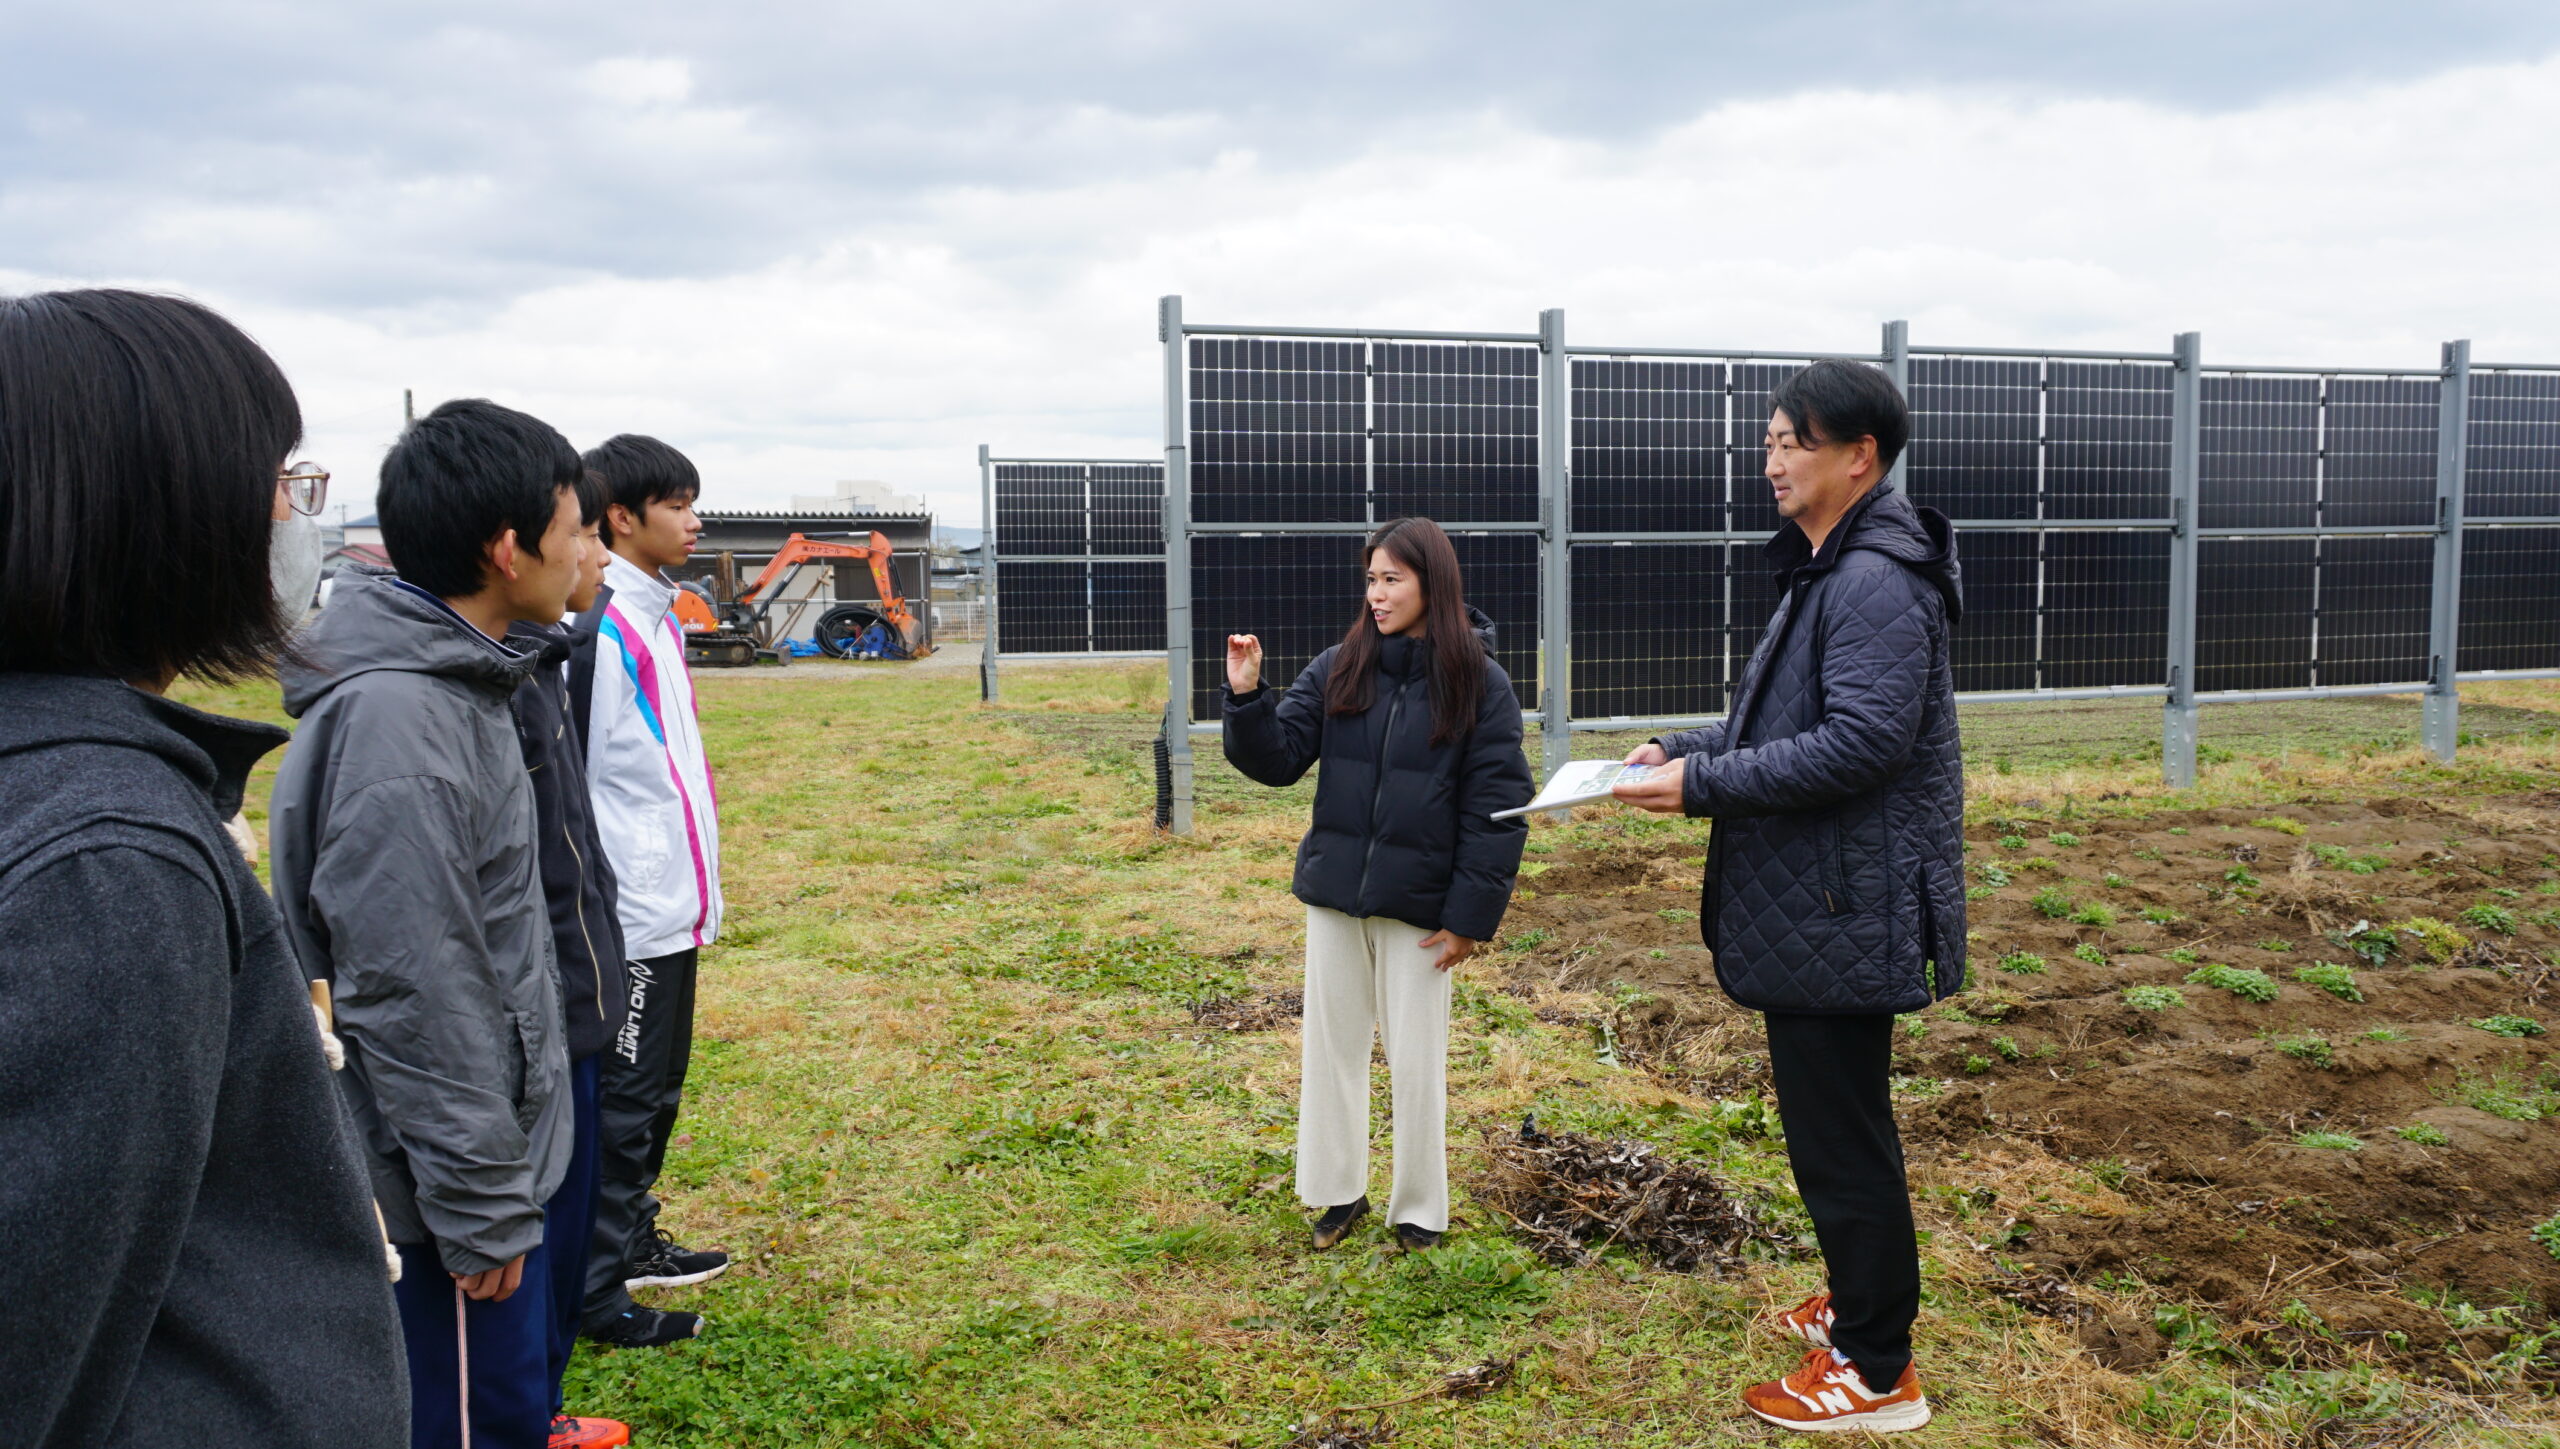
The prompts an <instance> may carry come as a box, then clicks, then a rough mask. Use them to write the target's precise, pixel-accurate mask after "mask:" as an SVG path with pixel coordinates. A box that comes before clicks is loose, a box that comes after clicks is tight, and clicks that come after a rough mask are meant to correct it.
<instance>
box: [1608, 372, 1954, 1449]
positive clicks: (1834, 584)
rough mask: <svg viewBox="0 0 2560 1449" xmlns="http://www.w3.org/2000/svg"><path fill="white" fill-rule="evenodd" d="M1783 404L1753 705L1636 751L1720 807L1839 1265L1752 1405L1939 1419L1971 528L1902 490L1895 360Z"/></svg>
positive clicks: (1726, 919) (1653, 784)
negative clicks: (1922, 1340)
mask: <svg viewBox="0 0 2560 1449" xmlns="http://www.w3.org/2000/svg"><path fill="white" fill-rule="evenodd" d="M1772 401H1773V404H1774V411H1773V413H1772V415H1771V417H1770V421H1769V454H1768V456H1769V462H1768V476H1769V481H1770V483H1771V485H1772V487H1773V489H1774V490H1775V492H1776V494H1777V503H1778V512H1779V514H1780V516H1781V517H1783V518H1784V519H1786V520H1787V521H1786V522H1785V523H1784V524H1783V525H1781V527H1780V528H1779V530H1778V532H1777V534H1776V536H1774V537H1773V538H1771V539H1770V541H1769V544H1768V548H1767V556H1768V560H1769V565H1770V568H1771V569H1772V571H1773V572H1774V574H1775V576H1776V581H1777V593H1778V605H1777V610H1776V612H1775V614H1773V615H1772V616H1771V618H1770V620H1769V627H1768V630H1767V632H1766V633H1764V634H1763V635H1762V637H1761V640H1760V646H1759V648H1758V649H1757V650H1756V651H1755V652H1754V653H1753V654H1752V656H1751V660H1750V662H1749V663H1747V664H1746V665H1744V666H1743V670H1742V676H1741V678H1740V679H1739V680H1738V681H1737V682H1736V684H1735V687H1734V695H1733V709H1732V713H1730V714H1729V715H1727V716H1726V717H1725V718H1724V719H1723V720H1722V721H1719V722H1717V723H1714V724H1710V725H1707V726H1705V727H1703V728H1700V729H1693V730H1683V731H1680V732H1677V733H1674V734H1670V735H1666V736H1663V737H1662V738H1660V739H1657V740H1655V741H1653V742H1652V743H1650V744H1647V745H1644V746H1641V747H1639V748H1638V749H1637V750H1636V751H1635V752H1634V753H1632V754H1630V755H1629V756H1628V757H1627V759H1628V763H1630V764H1651V765H1661V766H1667V768H1663V769H1658V770H1656V771H1654V772H1653V773H1652V775H1651V776H1649V777H1648V778H1646V779H1644V780H1642V781H1639V782H1635V783H1632V784H1628V785H1622V786H1620V787H1619V789H1618V792H1617V793H1618V794H1619V796H1620V798H1622V799H1624V800H1627V801H1628V802H1629V803H1632V804H1635V805H1638V806H1641V807H1642V808H1645V809H1648V810H1655V811H1662V812H1666V813H1668V812H1672V811H1683V812H1686V813H1687V814H1690V815H1697V816H1711V817H1713V818H1714V820H1715V830H1714V833H1713V836H1712V838H1711V841H1710V843H1709V845H1708V848H1707V867H1706V883H1705V889H1704V893H1703V896H1702V898H1701V901H1700V904H1699V908H1698V915H1699V927H1700V930H1701V931H1702V933H1703V934H1704V936H1705V939H1706V944H1707V947H1708V949H1709V950H1711V951H1713V952H1714V953H1715V965H1716V979H1717V980H1718V981H1719V982H1720V983H1722V985H1723V987H1724V989H1725V992H1726V994H1727V995H1729V996H1731V997H1732V998H1733V999H1734V1000H1735V1001H1737V1002H1739V1003H1740V1004H1742V1005H1743V1006H1746V1007H1750V1008H1752V1009H1754V1010H1757V1011H1761V1012H1765V1013H1766V1014H1767V1022H1768V1030H1769V1070H1770V1075H1771V1077H1772V1078H1773V1079H1774V1081H1775V1084H1776V1087H1777V1093H1778V1113H1779V1118H1780V1120H1781V1122H1782V1123H1783V1124H1784V1126H1785V1129H1786V1137H1787V1157H1788V1162H1789V1164H1790V1165H1791V1166H1792V1167H1793V1169H1794V1172H1795V1178H1796V1186H1797V1188H1798V1190H1799V1191H1800V1192H1801V1193H1802V1194H1803V1196H1804V1203H1805V1209H1806V1211H1807V1212H1808V1213H1810V1214H1811V1215H1812V1218H1813V1224H1814V1232H1815V1234H1816V1236H1817V1237H1818V1238H1819V1239H1820V1241H1821V1244H1822V1254H1823V1259H1824V1262H1825V1264H1826V1265H1827V1266H1828V1268H1829V1270H1830V1288H1829V1291H1828V1292H1825V1293H1819V1294H1816V1295H1814V1296H1813V1297H1812V1298H1809V1299H1807V1300H1806V1301H1805V1302H1804V1303H1802V1304H1799V1305H1797V1306H1796V1307H1795V1308H1794V1309H1792V1310H1789V1311H1788V1312H1787V1313H1785V1314H1783V1315H1780V1317H1779V1318H1778V1320H1777V1321H1776V1323H1775V1325H1774V1326H1775V1327H1777V1328H1778V1329H1780V1330H1781V1331H1783V1332H1786V1333H1789V1334H1792V1335H1794V1336H1796V1337H1799V1338H1803V1339H1806V1340H1808V1341H1810V1342H1811V1343H1813V1344H1814V1345H1815V1347H1814V1349H1813V1351H1812V1353H1810V1354H1809V1355H1807V1357H1806V1359H1805V1362H1804V1363H1803V1365H1801V1366H1800V1367H1799V1368H1798V1369H1797V1370H1796V1372H1794V1373H1791V1374H1789V1375H1787V1376H1786V1377H1785V1378H1782V1379H1779V1380H1777V1381H1775V1382H1772V1383H1767V1384H1761V1385H1757V1386H1755V1387H1753V1388H1750V1389H1747V1390H1745V1391H1744V1395H1743V1401H1744V1405H1745V1407H1747V1408H1749V1409H1750V1410H1751V1411H1752V1412H1753V1413H1755V1414H1757V1415H1759V1416H1760V1417H1761V1418H1763V1419H1767V1420H1769V1421H1770V1422H1772V1423H1775V1424H1778V1425H1779V1426H1781V1427H1783V1428H1789V1429H1813V1430H1824V1429H1872V1430H1891V1429H1909V1428H1917V1427H1918V1426H1920V1425H1921V1424H1925V1423H1927V1422H1928V1420H1929V1405H1928V1399H1927V1397H1926V1395H1925V1394H1923V1393H1922V1391H1921V1388H1920V1384H1919V1377H1918V1374H1917V1372H1916V1371H1915V1370H1914V1369H1913V1367H1912V1361H1911V1324H1912V1320H1913V1319H1914V1317H1916V1316H1917V1314H1918V1312H1919V1307H1920V1258H1919V1245H1918V1239H1917V1236H1916V1234H1915V1233H1914V1232H1913V1229H1912V1221H1911V1199H1910V1192H1909V1188H1908V1186H1907V1184H1906V1182H1905V1179H1904V1175H1903V1165H1902V1145H1901V1141H1900V1138H1899V1137H1898V1136H1897V1135H1896V1132H1895V1129H1894V1122H1893V1103H1892V1096H1891V1071H1892V1063H1893V1018H1894V1014H1895V1013H1896V1012H1905V1011H1916V1010H1918V1009H1919V1008H1921V1007H1924V1006H1926V1005H1928V1004H1929V1003H1930V1002H1932V1001H1935V1000H1939V999H1941V998H1943V997H1946V996H1949V995H1951V994H1953V993H1954V992H1955V991H1956V990H1957V988H1959V987H1960V986H1962V985H1963V984H1964V939H1965V924H1964V887H1963V878H1962V874H1961V867H1962V851H1963V824H1964V769H1963V762H1962V759H1961V756H1960V753H1959V749H1958V744H1957V738H1956V710H1955V686H1954V682H1953V676H1952V669H1951V666H1950V664H1949V658H1948V634H1949V631H1951V630H1952V629H1953V628H1954V627H1955V624H1956V621H1957V619H1958V618H1959V617H1961V616H1962V614H1963V609H1964V592H1963V588H1962V584H1961V576H1960V574H1959V572H1958V570H1957V567H1956V558H1955V543H1954V537H1955V536H1954V531H1953V529H1952V528H1951V527H1950V526H1949V525H1948V523H1947V520H1946V519H1945V518H1944V517H1942V516H1940V515H1939V514H1938V513H1937V512H1936V511H1934V510H1932V509H1927V508H1918V507H1915V506H1913V504H1912V503H1911V501H1910V500H1909V499H1908V498H1906V497H1904V496H1903V494H1902V493H1901V492H1900V491H1899V490H1898V489H1896V488H1894V487H1891V486H1889V485H1886V484H1884V482H1883V480H1884V478H1885V475H1886V474H1887V473H1888V472H1889V471H1890V470H1891V469H1892V467H1893V463H1894V459H1895V458H1896V457H1897V456H1899V455H1900V453H1901V451H1902V446H1903V442H1904V440H1905V439H1906V438H1907V437H1908V436H1909V421H1908V414H1907V413H1906V411H1905V408H1904V404H1903V400H1902V395H1901V393H1900V392H1899V391H1897V390H1896V389H1895V387H1894V385H1893V383H1892V381H1891V380H1890V379H1889V378H1887V377H1886V376H1885V375H1884V373H1882V372H1881V371H1879V370H1877V369H1875V368H1872V367H1866V366H1862V365H1859V364H1856V363H1848V362H1823V363H1817V364H1815V365H1814V366H1812V367H1809V368H1807V369H1805V370H1804V371H1803V372H1801V373H1799V374H1797V375H1796V376H1795V377H1793V378H1791V379H1789V380H1788V381H1787V382H1786V383H1784V384H1782V385H1781V386H1780V387H1779V389H1778V391H1777V392H1776V394H1775V395H1774V397H1773V399H1772Z"/></svg>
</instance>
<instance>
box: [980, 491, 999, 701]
mask: <svg viewBox="0 0 2560 1449" xmlns="http://www.w3.org/2000/svg"><path fill="white" fill-rule="evenodd" d="M978 621H979V632H980V633H982V634H984V635H986V638H985V640H984V641H983V642H982V645H981V648H980V650H979V655H978V698H980V699H982V700H985V701H986V702H987V703H989V704H993V703H995V702H996V470H995V465H994V464H993V463H990V462H988V461H987V445H986V444H984V443H980V444H979V445H978Z"/></svg>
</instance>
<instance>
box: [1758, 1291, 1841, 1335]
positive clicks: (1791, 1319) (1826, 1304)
mask: <svg viewBox="0 0 2560 1449" xmlns="http://www.w3.org/2000/svg"><path fill="white" fill-rule="evenodd" d="M1766 1321H1767V1322H1768V1324H1769V1325H1770V1326H1771V1327H1773V1328H1775V1329H1777V1330H1778V1331H1779V1332H1780V1333H1783V1334H1787V1335H1789V1336H1791V1337H1795V1338H1801V1339H1803V1340H1804V1341H1805V1342H1807V1343H1810V1344H1815V1345H1818V1346H1820V1347H1823V1348H1829V1347H1830V1346H1831V1295H1830V1294H1828V1293H1816V1294H1815V1295H1813V1296H1812V1297H1811V1298H1808V1299H1806V1300H1805V1301H1803V1302H1802V1303H1799V1304H1797V1305H1796V1306H1795V1307H1793V1308H1790V1309H1788V1310H1787V1311H1786V1312H1784V1313H1781V1314H1779V1315H1777V1316H1776V1317H1775V1318H1771V1319H1768V1320H1766Z"/></svg>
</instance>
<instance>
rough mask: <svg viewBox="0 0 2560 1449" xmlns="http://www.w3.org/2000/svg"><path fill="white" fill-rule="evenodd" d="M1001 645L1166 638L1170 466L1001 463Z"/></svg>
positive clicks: (1137, 647)
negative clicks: (1166, 521) (1166, 473)
mask: <svg viewBox="0 0 2560 1449" xmlns="http://www.w3.org/2000/svg"><path fill="white" fill-rule="evenodd" d="M991 472H992V474H993V479H992V482H993V487H994V492H995V518H994V537H993V540H992V542H993V545H994V558H995V563H996V570H995V577H996V592H995V630H996V636H995V637H996V649H997V652H998V653H1000V654H1090V653H1123V652H1139V651H1146V650H1155V649H1162V648H1163V647H1164V619H1165V613H1164V465H1163V464H1161V463H1153V462H1145V463H1130V462H1077V461H1068V462H1037V463H1032V462H1014V463H1008V462H1001V461H999V462H996V463H994V464H993V465H992V468H991Z"/></svg>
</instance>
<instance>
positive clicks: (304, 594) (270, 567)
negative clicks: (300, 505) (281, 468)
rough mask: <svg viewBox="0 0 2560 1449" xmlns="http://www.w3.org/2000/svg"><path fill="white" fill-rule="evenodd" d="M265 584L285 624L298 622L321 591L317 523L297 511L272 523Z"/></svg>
mask: <svg viewBox="0 0 2560 1449" xmlns="http://www.w3.org/2000/svg"><path fill="white" fill-rule="evenodd" d="M267 587H268V588H270V589H273V590H274V591H275V596H276V610H277V612H279V613H281V614H283V615H284V618H285V622H286V623H288V624H300V623H301V622H302V616H303V615H305V614H308V613H310V612H311V598H312V596H313V595H314V594H317V593H318V592H320V525H318V524H316V523H314V522H312V521H311V520H310V519H308V518H305V517H303V516H302V515H301V514H299V513H297V514H295V515H294V516H293V517H291V518H287V519H281V520H279V521H277V522H276V523H275V524H274V525H273V526H272V531H271V532H270V533H269V535H268V538H267Z"/></svg>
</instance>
